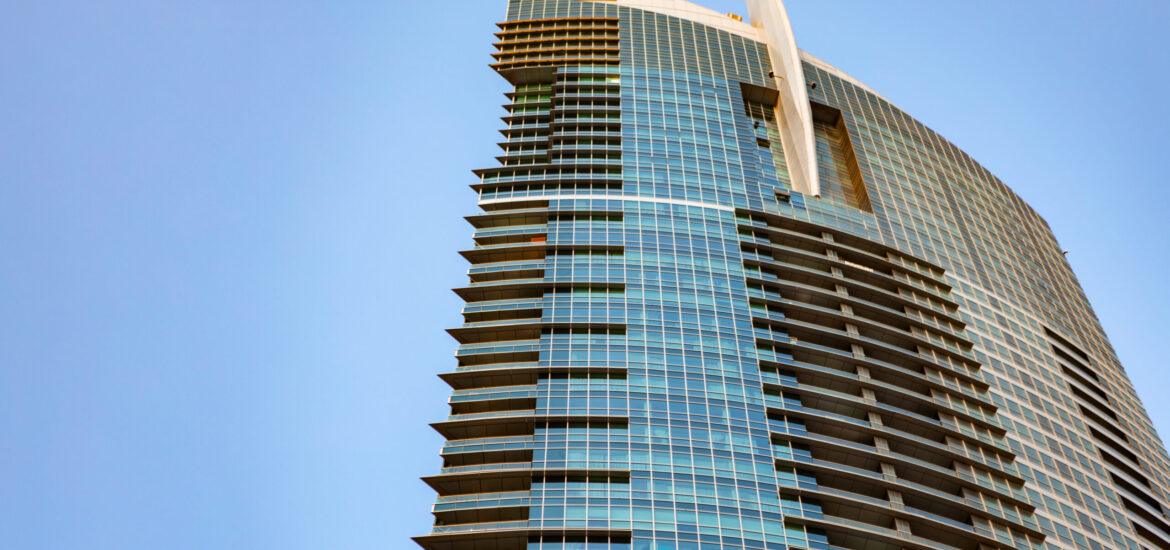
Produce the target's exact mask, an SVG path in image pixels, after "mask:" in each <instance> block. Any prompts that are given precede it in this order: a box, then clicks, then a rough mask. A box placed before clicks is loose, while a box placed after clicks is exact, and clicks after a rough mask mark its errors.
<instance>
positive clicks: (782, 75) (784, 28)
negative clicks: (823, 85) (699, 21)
mask: <svg viewBox="0 0 1170 550" xmlns="http://www.w3.org/2000/svg"><path fill="white" fill-rule="evenodd" d="M747 5H748V17H749V18H750V20H751V25H752V26H753V27H755V28H757V29H759V31H760V37H761V38H762V39H763V40H764V42H765V43H766V44H767V45H768V56H769V57H771V58H772V73H773V74H774V75H775V76H774V81H775V83H776V86H777V87H778V88H779V89H780V100H779V101H778V102H777V104H776V120H777V121H778V123H779V126H780V141H781V143H783V145H784V157H785V160H786V162H787V164H788V172H789V176H790V177H791V179H792V187H793V189H794V190H796V191H798V192H801V193H805V194H808V195H819V194H820V193H821V185H820V182H819V180H818V179H817V164H816V158H817V157H816V150H817V149H816V140H815V139H814V137H813V124H812V108H810V107H809V103H808V89H807V88H806V87H805V82H804V70H803V69H802V68H801V65H800V50H798V49H797V48H796V37H795V36H793V34H792V25H791V24H789V22H788V13H787V12H785V11H784V4H783V3H782V2H781V1H780V0H747Z"/></svg>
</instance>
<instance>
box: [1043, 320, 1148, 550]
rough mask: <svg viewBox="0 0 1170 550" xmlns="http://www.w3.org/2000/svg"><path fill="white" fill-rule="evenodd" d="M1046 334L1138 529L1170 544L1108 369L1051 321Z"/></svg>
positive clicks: (1140, 533) (1145, 541)
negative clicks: (1108, 384) (1108, 385)
mask: <svg viewBox="0 0 1170 550" xmlns="http://www.w3.org/2000/svg"><path fill="white" fill-rule="evenodd" d="M1044 335H1045V336H1046V337H1047V339H1048V345H1049V348H1050V350H1051V351H1052V355H1053V357H1054V358H1055V359H1056V363H1057V365H1059V366H1060V369H1061V371H1062V372H1063V373H1064V375H1065V382H1066V383H1067V384H1068V387H1069V390H1070V393H1071V394H1072V396H1073V400H1074V401H1075V402H1076V404H1077V408H1078V409H1079V410H1080V412H1081V415H1082V418H1084V419H1085V423H1086V425H1087V426H1088V429H1089V435H1091V436H1092V438H1093V443H1094V444H1096V447H1097V452H1098V453H1099V454H1100V455H1101V459H1102V464H1103V465H1104V466H1105V470H1106V472H1107V473H1108V475H1109V478H1110V480H1111V481H1112V482H1113V487H1114V489H1115V490H1116V491H1117V495H1118V496H1119V497H1120V499H1121V504H1122V506H1123V507H1124V508H1125V512H1126V515H1127V516H1128V517H1129V521H1130V523H1131V524H1132V525H1133V529H1134V532H1136V533H1137V534H1138V536H1139V537H1141V539H1142V543H1143V544H1144V545H1145V546H1146V547H1147V548H1159V549H1162V550H1170V519H1168V518H1167V513H1166V509H1165V508H1164V507H1163V506H1162V505H1161V503H1160V502H1159V498H1158V496H1157V495H1158V493H1157V492H1156V491H1155V489H1154V487H1153V486H1152V485H1151V484H1150V481H1149V478H1148V477H1147V476H1146V474H1145V473H1144V472H1143V471H1142V466H1141V459H1140V458H1139V457H1138V455H1137V453H1135V452H1134V450H1133V443H1132V442H1131V441H1130V440H1129V437H1128V436H1126V434H1125V430H1123V429H1122V426H1123V424H1122V423H1121V420H1120V419H1119V418H1118V416H1117V413H1116V412H1114V407H1113V402H1112V401H1111V400H1110V399H1109V394H1107V393H1106V392H1105V390H1104V383H1103V381H1102V379H1101V378H1102V375H1101V374H1100V373H1098V372H1097V370H1096V369H1095V368H1094V367H1093V362H1092V360H1091V359H1090V358H1089V354H1087V353H1085V351H1084V350H1082V349H1081V348H1080V347H1079V346H1077V345H1076V344H1074V343H1072V341H1071V340H1070V339H1069V338H1066V337H1065V336H1062V335H1060V334H1058V333H1057V332H1056V331H1054V330H1052V329H1050V328H1047V327H1045V328H1044Z"/></svg>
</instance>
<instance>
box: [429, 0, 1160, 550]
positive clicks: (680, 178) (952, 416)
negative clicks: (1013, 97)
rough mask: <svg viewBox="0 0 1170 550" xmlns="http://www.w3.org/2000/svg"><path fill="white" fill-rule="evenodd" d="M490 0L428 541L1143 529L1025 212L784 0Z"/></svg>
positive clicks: (469, 549) (675, 541)
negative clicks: (491, 148)
mask: <svg viewBox="0 0 1170 550" xmlns="http://www.w3.org/2000/svg"><path fill="white" fill-rule="evenodd" d="M748 16H749V17H747V18H742V17H739V16H734V15H730V14H728V15H723V14H719V13H715V12H712V11H710V10H707V9H704V8H702V7H699V6H695V5H693V4H689V3H687V2H684V1H682V0H609V1H593V0H511V1H510V2H509V4H508V7H507V17H506V18H505V21H504V22H502V23H500V24H499V32H498V33H496V47H497V49H498V51H497V53H495V54H494V55H495V63H494V64H493V67H494V68H495V69H496V70H497V71H498V72H499V73H500V74H501V75H502V76H503V77H504V78H506V79H507V80H508V81H509V82H510V83H511V84H512V85H513V86H514V88H513V90H512V91H511V92H510V93H509V94H507V95H508V104H507V105H505V109H506V116H505V117H504V122H505V127H504V129H503V130H502V134H503V139H502V143H501V144H500V145H501V147H502V150H503V152H502V154H501V155H500V156H499V161H500V165H499V166H496V167H492V168H487V169H482V170H477V171H476V174H477V176H478V181H477V182H476V183H474V184H473V185H472V187H473V188H474V190H475V192H476V193H477V194H478V198H479V203H478V204H479V206H480V207H481V209H482V213H480V214H476V215H473V216H470V217H468V221H470V222H471V225H472V226H474V228H475V229H474V230H475V233H474V246H473V247H471V248H469V249H468V250H465V251H463V252H462V255H463V256H464V257H466V259H467V260H468V261H469V262H470V264H471V266H470V270H469V276H470V281H469V283H468V284H467V285H466V286H464V287H462V288H458V289H456V292H457V293H458V294H459V296H461V297H462V298H463V299H464V300H466V306H465V307H464V309H463V315H464V319H465V323H464V324H463V326H461V327H458V328H454V329H452V330H451V331H450V332H451V334H452V335H453V336H454V337H455V339H456V340H457V341H458V349H457V352H456V357H457V365H456V366H455V367H454V369H453V371H451V372H447V373H445V374H442V375H441V377H442V378H443V380H445V381H446V382H447V383H449V384H450V385H451V387H452V388H453V392H452V395H451V399H450V404H451V415H450V417H449V418H447V419H444V420H442V421H440V422H436V423H435V424H434V427H435V429H437V430H438V431H439V433H441V434H442V435H443V436H444V437H445V438H446V443H445V445H444V446H443V447H442V450H441V455H442V461H443V462H442V463H443V465H442V469H441V470H440V471H439V472H438V473H436V474H435V475H433V476H429V477H426V478H425V481H426V483H428V484H429V485H430V486H431V487H433V488H434V489H435V490H436V491H437V493H438V497H437V502H436V503H435V505H434V508H433V512H434V517H435V525H434V527H433V528H432V531H431V533H430V534H427V535H423V536H419V537H417V538H416V539H415V540H416V542H417V543H418V544H420V545H421V546H422V547H424V548H429V549H434V550H465V549H466V550H513V549H533V550H536V549H539V550H553V549H557V550H561V549H586V548H587V549H591V550H592V549H602V548H604V549H638V550H643V549H647V550H648V549H671V550H698V549H702V550H708V549H716V548H721V549H731V548H735V549H739V548H752V549H781V548H794V549H799V548H803V549H822V548H846V549H864V550H887V549H890V550H892V549H900V548H909V549H962V550H976V549H991V548H1020V549H1041V548H1049V549H1056V548H1061V549H1065V548H1067V549H1073V548H1077V549H1080V548H1086V549H1097V550H1103V549H1126V550H1140V549H1151V550H1152V549H1167V548H1170V520H1168V519H1167V514H1166V512H1167V510H1170V508H1168V503H1170V500H1168V495H1170V493H1168V490H1170V483H1168V477H1167V476H1168V475H1170V467H1168V463H1170V460H1168V459H1167V455H1166V451H1165V449H1164V448H1163V446H1162V443H1161V442H1160V441H1159V439H1158V437H1157V435H1156V433H1155V431H1154V429H1153V426H1152V425H1151V423H1150V421H1149V420H1148V418H1147V416H1146V414H1145V412H1144V410H1143V408H1142V405H1141V403H1140V402H1139V400H1138V398H1137V396H1136V394H1135V392H1134V389H1133V387H1132V386H1131V385H1130V383H1129V381H1128V379H1127V378H1126V375H1125V372H1124V370H1123V369H1122V366H1121V365H1120V363H1119V362H1118V360H1117V357H1116V355H1115V354H1114V352H1113V350H1112V348H1111V347H1110V345H1109V342H1108V341H1107V339H1106V337H1105V334H1104V332H1103V331H1102V329H1101V326H1100V324H1099V322H1098V321H1097V319H1096V317H1095V316H1094V314H1093V312H1092V309H1091V308H1090V306H1089V303H1088V301H1087V299H1086V298H1085V295H1084V294H1083V292H1082V290H1081V288H1080V286H1079V284H1078V283H1077V281H1076V278H1075V276H1074V274H1073V273H1072V271H1071V269H1070V268H1069V265H1068V263H1067V262H1066V261H1065V259H1064V257H1063V255H1062V253H1061V250H1060V247H1059V245H1058V244H1057V242H1056V240H1055V238H1054V237H1053V235H1052V233H1051V231H1050V230H1049V228H1048V226H1047V225H1046V224H1045V222H1044V220H1042V219H1041V218H1040V217H1039V216H1038V215H1037V214H1036V213H1035V212H1034V211H1033V210H1032V209H1031V208H1030V207H1029V206H1028V205H1027V204H1025V203H1024V202H1023V201H1022V200H1020V198H1019V197H1017V196H1016V195H1015V194H1014V193H1013V192H1012V191H1011V190H1010V189H1008V188H1007V187H1006V186H1005V185H1004V184H1003V183H1002V182H1000V181H999V180H998V179H996V178H995V176H993V175H992V174H991V173H989V172H988V171H987V170H986V169H985V168H983V167H982V166H980V165H979V164H977V163H976V162H975V161H973V160H972V159H971V158H970V157H969V156H968V155H966V154H965V153H963V152H962V151H960V150H959V149H958V148H956V147H955V146H954V145H952V144H951V143H950V142H948V141H947V140H945V139H944V138H942V137H941V136H939V135H938V134H936V133H934V132H933V131H931V130H930V129H929V128H926V127H925V126H923V125H922V124H921V123H919V122H918V121H916V120H915V119H913V118H912V117H910V116H909V115H907V114H906V113H904V112H903V111H901V110H900V109H898V108H897V107H895V106H894V105H892V104H891V103H890V102H889V101H887V100H886V99H884V98H883V97H882V96H881V95H879V94H878V93H876V92H874V91H873V90H871V89H869V88H868V87H866V86H865V85H864V84H861V83H860V82H858V81H856V80H855V79H853V78H851V77H850V76H848V75H846V74H844V73H842V72H841V71H839V70H837V69H835V68H834V67H832V66H830V65H828V64H826V63H825V62H823V61H821V60H819V59H817V58H815V57H813V56H811V55H809V54H807V53H805V52H802V51H800V50H798V49H797V47H796V44H795V41H794V40H793V36H792V32H791V29H790V28H789V23H788V20H787V16H786V14H785V12H784V8H783V6H782V5H781V4H780V2H779V0H749V6H748Z"/></svg>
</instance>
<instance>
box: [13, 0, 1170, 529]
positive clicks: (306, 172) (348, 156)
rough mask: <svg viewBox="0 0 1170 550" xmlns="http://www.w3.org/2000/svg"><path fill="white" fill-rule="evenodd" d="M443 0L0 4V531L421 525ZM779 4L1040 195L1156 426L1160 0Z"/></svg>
mask: <svg viewBox="0 0 1170 550" xmlns="http://www.w3.org/2000/svg"><path fill="white" fill-rule="evenodd" d="M447 4H449V5H443V6H438V5H436V4H432V3H425V2H411V1H399V2H315V3H313V2H296V1H292V2H279V3H278V2H239V1H231V2H225V1H218V0H208V1H204V2H187V3H180V2H149V1H145V0H141V1H137V2H135V1H121V2H119V1H102V0H96V1H91V2H59V1H55V0H42V1H39V2H25V3H21V4H20V5H12V6H8V9H7V10H5V17H4V18H3V19H2V20H0V75H2V76H0V311H2V312H3V315H0V495H3V498H0V547H3V548H14V549H15V548H41V549H57V548H62V549H65V548H87V549H106V548H110V549H115V548H116V549H138V548H142V549H147V548H150V549H154V548H168V549H186V548H192V549H194V548H275V547H281V548H286V549H299V548H306V549H308V548H326V547H327V548H354V549H358V548H360V549H367V548H368V549H375V548H377V549H386V548H406V547H409V544H408V543H407V542H406V540H405V537H407V536H409V535H414V534H422V533H425V532H427V530H428V526H429V523H430V515H429V512H428V508H429V505H430V503H431V502H432V500H433V493H432V492H431V491H430V489H428V488H427V487H426V486H425V485H424V484H423V483H421V482H419V481H418V480H417V478H418V476H421V475H428V474H432V473H434V472H436V471H437V469H438V468H439V464H440V463H439V459H438V454H437V452H438V448H439V446H440V438H439V436H438V435H437V434H435V433H433V431H432V430H431V429H430V428H429V427H428V426H427V425H426V423H427V422H430V421H435V420H438V419H440V418H442V417H443V416H444V414H445V410H446V406H445V399H446V395H447V391H448V389H447V388H446V386H445V385H444V384H443V383H442V382H441V381H439V380H438V379H437V378H436V377H435V376H434V375H435V374H436V373H438V372H441V371H445V370H449V369H451V368H453V365H454V360H453V359H452V356H451V354H452V352H453V350H454V343H453V341H452V340H451V339H450V338H449V337H448V336H447V335H446V334H445V333H444V332H443V329H444V328H446V327H451V326H455V325H456V324H457V323H458V322H459V307H460V303H459V301H458V300H457V298H456V297H455V296H454V294H452V293H451V292H450V290H449V289H450V288H451V287H454V286H458V285H460V284H461V283H462V282H463V281H464V276H463V273H464V271H465V269H466V266H465V264H464V262H463V260H462V259H461V258H460V257H459V256H458V255H457V254H456V250H458V249H460V248H464V247H467V246H468V245H469V244H470V235H471V230H470V227H469V226H467V225H466V224H464V223H463V222H462V221H461V219H460V218H461V216H463V215H467V214H471V213H473V212H474V195H473V194H472V192H471V191H470V190H469V189H468V188H467V184H469V183H471V182H472V181H473V179H474V178H473V176H472V174H471V172H470V170H471V169H472V168H476V167H484V166H490V165H491V164H492V162H493V161H492V156H493V155H494V153H495V150H494V143H495V142H496V141H497V140H498V137H499V134H498V133H497V132H496V130H497V129H498V128H499V127H500V125H501V123H500V122H499V120H498V117H499V116H500V115H501V114H502V112H503V111H502V110H501V109H500V108H499V106H500V105H501V104H503V103H504V102H505V98H504V97H503V96H502V95H501V94H502V93H503V92H504V91H505V85H504V84H505V82H504V80H503V79H501V78H499V77H498V76H496V75H495V74H494V73H492V71H491V70H490V69H489V68H488V67H487V64H488V63H489V62H490V57H489V54H490V52H491V46H490V44H491V42H492V36H491V33H492V32H493V31H494V30H495V29H494V26H493V23H495V22H496V21H498V20H500V19H502V17H503V14H504V6H505V3H504V0H476V1H464V2H449V3H447ZM705 5H708V6H710V7H712V8H714V9H718V10H720V11H734V12H737V13H744V12H745V11H746V10H745V9H744V8H743V5H742V3H740V2H738V1H735V2H732V1H725V0H720V1H715V0H710V1H707V2H705ZM788 9H789V15H790V17H791V19H792V21H793V24H794V26H795V28H796V34H797V42H798V44H800V45H801V47H802V48H804V49H806V50H808V51H810V52H812V53H814V54H815V55H817V56H819V57H821V58H823V59H825V60H827V61H829V62H830V63H833V64H835V65H837V66H838V67H840V68H842V69H843V70H845V71H846V72H849V73H851V74H853V75H854V76H856V77H858V78H860V79H861V80H862V81H864V82H866V83H867V84H869V85H870V86H871V87H873V88H874V89H876V90H878V91H879V92H881V93H882V94H883V95H884V96H886V97H887V98H889V99H891V100H892V101H894V102H895V103H897V104H898V105H900V106H901V107H903V108H904V109H906V110H907V111H908V112H910V113H912V114H914V115H915V116H917V117H918V118H919V119H920V120H922V121H923V122H924V123H926V124H927V125H929V126H931V127H932V128H934V129H935V130H937V131H938V132H940V133H941V134H942V135H944V136H947V137H948V138H949V139H950V140H952V141H953V142H954V143H956V144H957V145H958V146H960V147H962V148H963V149H965V150H966V151H967V152H969V153H970V154H972V156H974V157H975V158H976V159H978V160H979V161H980V162H982V163H983V164H984V165H986V166H987V167H988V168H989V169H991V170H992V171H993V172H995V173H996V174H997V175H999V176H1000V177H1001V178H1002V179H1003V180H1004V181H1005V182H1006V183H1007V184H1008V185H1009V186H1011V187H1013V188H1014V189H1015V190H1016V191H1017V192H1019V194H1020V195H1022V196H1023V197H1024V198H1025V199H1026V200H1027V201H1029V202H1030V203H1031V204H1032V205H1033V206H1034V207H1035V208H1036V209H1037V210H1038V211H1039V212H1040V213H1041V215H1043V216H1044V217H1045V218H1046V219H1047V220H1048V222H1049V223H1050V225H1051V226H1052V228H1053V230H1054V231H1055V233H1056V235H1057V236H1058V237H1059V239H1060V241H1061V244H1062V246H1064V247H1065V248H1068V249H1069V250H1070V251H1071V252H1070V254H1069V260H1070V261H1071V262H1072V264H1073V267H1074V269H1076V270H1077V273H1078V274H1079V277H1080V280H1081V283H1082V284H1083V285H1084V287H1085V289H1086V292H1087V294H1088V295H1089V298H1090V299H1091V300H1092V301H1093V303H1094V306H1095V307H1096V311H1097V313H1098V315H1099V316H1100V318H1101V321H1102V323H1103V324H1104V326H1105V328H1106V330H1107V331H1108V333H1109V336H1110V337H1111V338H1112V341H1113V343H1114V345H1115V346H1116V348H1117V351H1118V354H1119V355H1120V357H1121V359H1122V361H1123V362H1124V364H1125V365H1126V367H1127V368H1128V369H1129V372H1130V376H1131V378H1132V379H1133V381H1134V384H1135V386H1136V387H1137V389H1138V392H1139V394H1140V395H1141V396H1142V398H1143V399H1144V400H1145V402H1146V404H1147V407H1148V409H1149V411H1150V413H1151V416H1152V417H1153V420H1154V423H1155V425H1157V426H1158V427H1159V428H1160V429H1161V430H1162V432H1163V433H1170V403H1167V401H1166V400H1165V398H1164V395H1163V394H1164V392H1165V389H1166V388H1167V387H1170V386H1168V382H1170V374H1167V369H1165V368H1163V363H1164V361H1163V360H1162V358H1161V357H1160V356H1159V354H1158V353H1159V348H1160V346H1161V345H1162V344H1163V343H1164V342H1165V341H1166V340H1167V337H1168V336H1170V334H1168V331H1167V328H1166V326H1167V325H1166V323H1165V321H1164V315H1165V312H1166V311H1168V310H1170V297H1168V291H1167V285H1166V284H1165V281H1166V277H1165V272H1166V269H1167V258H1168V257H1170V250H1168V239H1167V230H1168V229H1170V222H1168V221H1167V211H1168V206H1170V204H1168V203H1170V201H1168V198H1170V192H1168V191H1167V186H1166V185H1165V181H1166V176H1165V170H1164V168H1162V164H1163V161H1164V159H1165V158H1166V151H1167V150H1170V136H1168V134H1167V132H1168V131H1167V128H1168V127H1170V107H1168V105H1170V103H1168V102H1167V101H1166V98H1167V97H1168V96H1170V77H1168V76H1167V75H1168V73H1170V71H1168V69H1170V62H1168V61H1170V59H1168V54H1167V52H1168V51H1170V44H1168V43H1167V38H1166V36H1168V35H1170V33H1168V32H1167V31H1168V30H1170V29H1167V26H1168V24H1167V22H1168V21H1170V4H1165V3H1161V2H1153V1H1151V2H1137V1H1134V2H1124V3H1100V4H1099V5H1090V4H1088V3H1081V2H1072V3H1069V2H1008V1H995V2H979V3H972V2H909V1H906V2H892V3H888V2H881V3H879V2H863V1H854V2H846V1H813V0H790V1H789V2H788Z"/></svg>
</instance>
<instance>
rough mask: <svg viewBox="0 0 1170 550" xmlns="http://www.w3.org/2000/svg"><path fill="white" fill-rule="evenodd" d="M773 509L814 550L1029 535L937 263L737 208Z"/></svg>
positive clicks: (977, 549) (977, 542)
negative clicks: (773, 475) (804, 532)
mask: <svg viewBox="0 0 1170 550" xmlns="http://www.w3.org/2000/svg"><path fill="white" fill-rule="evenodd" d="M739 220H740V223H739V232H740V241H741V248H742V250H743V253H744V258H745V261H744V268H745V272H746V275H747V282H748V289H749V299H750V303H751V307H752V318H753V326H754V328H755V333H756V342H757V348H758V353H759V356H760V368H761V371H762V374H763V381H764V382H763V389H764V394H765V398H766V399H767V404H768V410H769V420H770V423H771V426H772V432H773V434H772V441H773V445H774V452H775V455H776V465H777V472H778V475H779V477H780V481H781V487H782V489H781V499H782V500H783V501H784V502H785V507H786V510H787V512H788V520H789V521H792V522H796V523H800V524H803V525H805V526H806V528H808V529H810V530H812V531H815V532H818V533H822V534H823V535H824V536H825V539H826V540H827V541H828V543H827V544H828V546H826V547H827V548H849V549H863V548H864V549H866V550H871V549H872V550H886V549H889V550H895V549H899V548H917V549H939V548H942V549H958V550H983V549H988V548H1040V547H1041V546H1042V544H1043V540H1044V535H1043V534H1042V533H1041V532H1040V530H1039V526H1038V525H1037V522H1036V520H1035V519H1034V518H1033V515H1032V512H1033V510H1034V508H1033V506H1032V505H1030V504H1029V503H1028V499H1027V497H1026V494H1025V492H1024V488H1023V483H1024V480H1023V479H1022V478H1021V477H1020V476H1019V474H1018V473H1017V471H1016V469H1015V466H1014V463H1013V461H1014V458H1015V457H1014V455H1013V453H1012V451H1011V450H1010V448H1009V447H1008V445H1007V442H1006V440H1005V439H1004V435H1005V430H1004V428H1003V427H1002V426H1001V425H1000V424H999V422H998V420H997V419H996V407H995V406H994V405H993V404H992V402H991V400H990V397H989V396H988V394H987V389H988V386H987V384H986V383H985V382H984V381H983V379H982V378H981V376H980V373H979V364H978V363H977V362H976V361H975V359H974V358H973V356H972V353H971V347H972V343H971V342H970V341H969V340H968V339H967V338H966V336H965V334H964V325H963V323H962V321H961V320H960V319H959V317H958V311H957V307H958V306H957V304H956V303H955V301H954V300H953V299H952V298H951V297H950V287H949V286H948V285H947V283H946V282H945V280H944V272H943V270H942V268H940V267H938V266H935V265H932V264H930V263H929V262H926V261H923V260H921V259H918V258H913V257H910V256H907V255H905V254H903V253H901V252H898V251H896V250H893V249H890V248H888V247H885V246H883V245H880V244H877V243H874V242H872V241H869V240H867V239H862V238H859V237H857V236H854V235H849V234H845V233H841V232H838V231H830V230H828V229H826V228H823V227H820V226H817V225H815V224H811V223H807V222H803V221H798V220H794V219H791V218H784V217H778V216H773V215H767V214H763V213H760V212H748V211H741V212H739Z"/></svg>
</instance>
